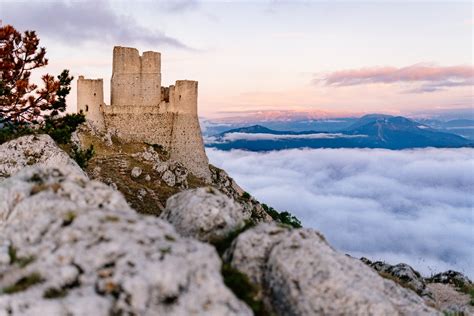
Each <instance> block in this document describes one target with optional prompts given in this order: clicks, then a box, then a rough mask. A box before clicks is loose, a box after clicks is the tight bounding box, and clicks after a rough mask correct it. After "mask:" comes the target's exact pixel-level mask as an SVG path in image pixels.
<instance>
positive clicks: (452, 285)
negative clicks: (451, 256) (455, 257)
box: [425, 270, 474, 315]
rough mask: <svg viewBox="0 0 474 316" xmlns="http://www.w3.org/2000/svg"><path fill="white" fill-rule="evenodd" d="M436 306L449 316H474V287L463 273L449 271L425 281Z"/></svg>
mask: <svg viewBox="0 0 474 316" xmlns="http://www.w3.org/2000/svg"><path fill="white" fill-rule="evenodd" d="M425 281H426V282H427V288H428V289H429V290H430V291H431V293H432V294H433V298H434V299H435V303H436V306H437V307H438V308H439V309H440V310H442V311H444V312H445V314H449V315H474V298H473V296H474V285H473V283H472V281H471V280H470V279H469V278H468V277H467V276H465V275H464V274H462V273H461V272H457V271H453V270H449V271H446V272H442V273H438V274H435V275H433V276H432V277H429V278H427V279H426V280H425Z"/></svg>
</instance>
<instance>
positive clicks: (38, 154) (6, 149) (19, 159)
mask: <svg viewBox="0 0 474 316" xmlns="http://www.w3.org/2000/svg"><path fill="white" fill-rule="evenodd" d="M34 165H38V166H42V167H54V166H59V165H65V166H69V167H72V169H73V170H75V172H76V173H78V174H82V175H85V173H84V172H83V171H82V170H81V168H80V167H79V165H78V164H77V163H76V162H75V161H74V160H73V159H71V158H70V157H69V156H68V154H66V153H65V152H64V151H63V150H61V149H60V148H59V147H58V146H57V145H56V142H55V141H54V140H53V139H52V138H51V137H50V136H49V135H46V134H40V135H27V136H22V137H19V138H16V139H14V140H11V141H9V142H6V143H4V144H2V145H0V180H2V179H5V178H8V177H9V176H11V175H14V174H15V173H17V172H18V171H20V170H22V169H23V168H25V167H29V166H34Z"/></svg>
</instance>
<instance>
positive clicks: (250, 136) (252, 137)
mask: <svg viewBox="0 0 474 316" xmlns="http://www.w3.org/2000/svg"><path fill="white" fill-rule="evenodd" d="M358 137H367V135H346V134H341V133H312V134H296V135H294V134H266V133H240V132H234V133H226V134H225V135H224V136H222V137H219V138H217V137H215V136H208V137H205V138H204V141H205V143H207V144H212V143H228V142H234V141H237V140H247V141H256V140H288V139H334V138H358Z"/></svg>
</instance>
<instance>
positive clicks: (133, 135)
mask: <svg viewBox="0 0 474 316" xmlns="http://www.w3.org/2000/svg"><path fill="white" fill-rule="evenodd" d="M112 68H113V71H112V78H111V102H110V103H111V105H105V103H104V94H103V80H102V79H95V80H92V79H85V78H84V77H83V76H80V77H79V79H78V81H77V110H78V111H81V110H82V111H83V112H84V113H85V115H86V118H87V119H88V120H89V121H91V122H92V123H93V124H94V125H95V126H96V127H98V128H99V129H102V130H113V131H114V132H115V133H116V134H117V135H118V136H119V138H120V139H122V140H123V141H127V142H136V141H139V142H140V141H143V142H147V143H152V144H159V145H162V146H163V148H165V149H166V150H167V151H168V152H169V153H170V158H171V159H173V160H177V161H180V162H182V163H183V164H184V165H185V166H186V167H187V168H188V169H189V170H190V171H191V172H192V173H193V174H195V175H196V176H198V177H201V178H206V179H207V178H209V176H210V172H209V166H208V160H207V156H206V153H205V151H204V143H203V140H202V135H201V130H200V126H199V120H198V116H197V98H198V82H197V81H192V80H178V81H176V83H175V84H174V85H171V86H169V87H162V86H161V54H160V53H158V52H151V51H148V52H144V53H143V55H141V56H140V54H139V52H138V50H137V49H135V48H130V47H114V51H113V66H112Z"/></svg>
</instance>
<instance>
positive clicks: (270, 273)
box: [226, 224, 439, 315]
mask: <svg viewBox="0 0 474 316" xmlns="http://www.w3.org/2000/svg"><path fill="white" fill-rule="evenodd" d="M226 256H227V258H229V259H230V263H231V265H232V266H233V267H234V268H237V269H238V270H240V271H242V272H244V273H246V274H248V276H249V278H250V279H251V280H253V281H255V282H260V286H261V287H262V288H263V292H264V296H265V299H266V302H267V304H269V305H271V306H272V308H273V309H274V310H275V311H276V313H277V314H279V315H437V314H439V313H438V312H437V311H436V310H434V309H432V308H430V307H428V306H427V305H426V304H425V303H424V301H423V299H421V298H420V297H419V296H418V295H417V294H415V293H414V292H412V291H410V290H407V289H404V288H402V287H400V286H399V285H397V284H396V283H394V282H393V281H390V280H386V279H383V278H381V277H380V276H379V275H378V274H377V273H376V272H375V271H373V270H372V269H370V268H369V267H367V266H366V265H364V264H363V263H361V262H360V261H358V260H356V259H354V258H351V257H348V256H345V255H343V254H340V253H338V252H336V251H335V250H334V249H332V248H331V247H330V246H329V245H328V244H327V243H326V241H325V240H324V238H323V237H322V235H321V234H319V233H318V232H316V231H314V230H311V229H293V230H290V229H286V228H282V227H278V226H273V227H272V225H268V224H261V225H259V226H257V227H256V228H254V229H250V230H247V231H245V232H244V233H242V234H241V235H239V236H238V237H237V239H236V240H235V242H234V245H233V246H232V247H231V250H229V253H228V254H227V255H226ZM250 261H251V262H252V264H249V262H250Z"/></svg>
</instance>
